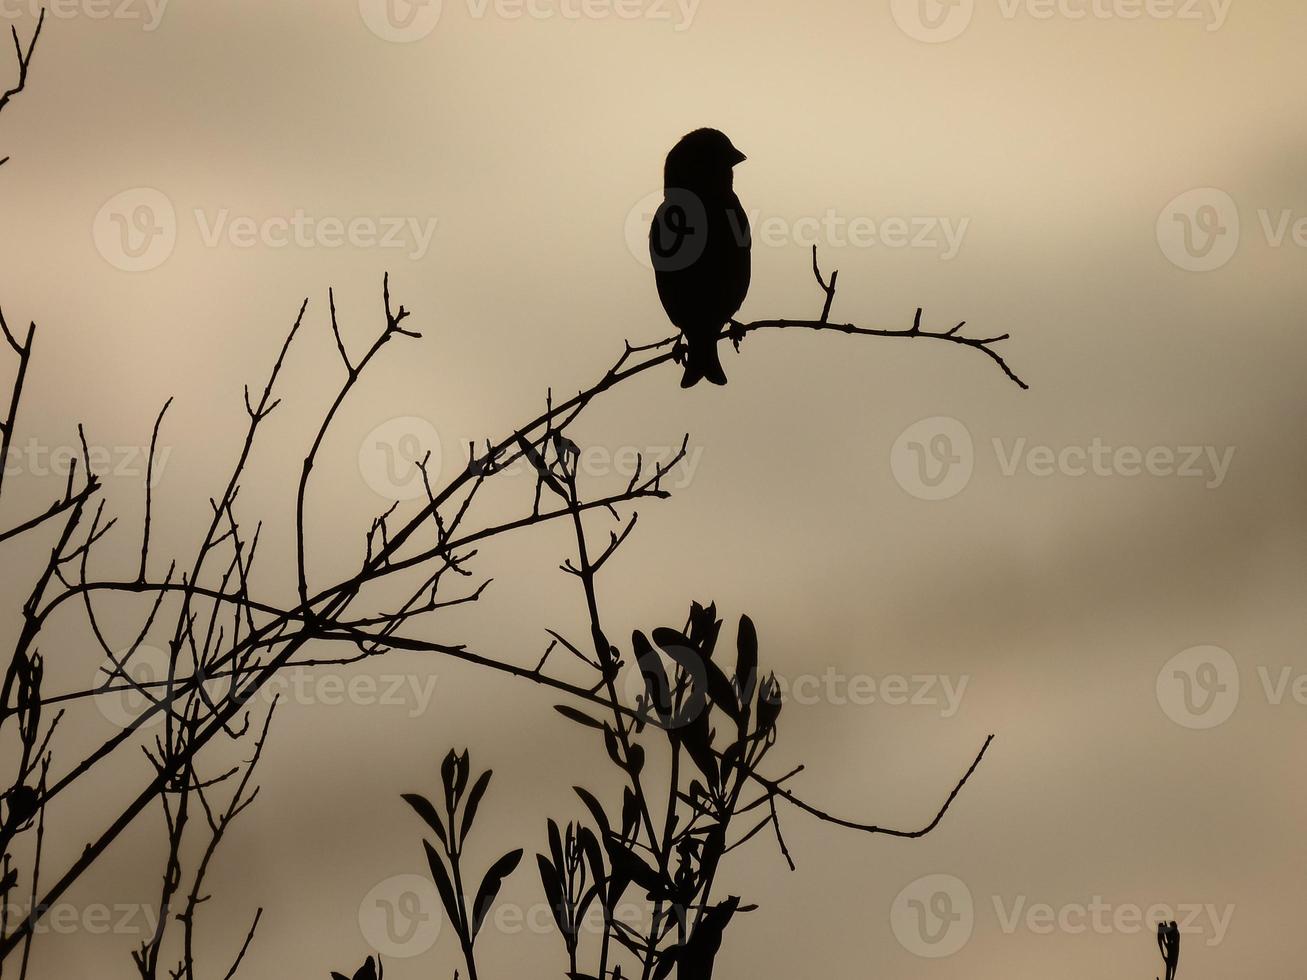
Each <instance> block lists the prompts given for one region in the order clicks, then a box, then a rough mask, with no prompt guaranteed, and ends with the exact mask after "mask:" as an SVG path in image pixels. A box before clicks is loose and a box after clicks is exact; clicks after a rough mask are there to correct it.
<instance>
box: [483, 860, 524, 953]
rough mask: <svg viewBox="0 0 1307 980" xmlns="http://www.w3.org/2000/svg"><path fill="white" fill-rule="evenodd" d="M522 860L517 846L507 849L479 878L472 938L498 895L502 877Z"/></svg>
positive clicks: (509, 873) (507, 874)
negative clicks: (484, 874) (511, 849)
mask: <svg viewBox="0 0 1307 980" xmlns="http://www.w3.org/2000/svg"><path fill="white" fill-rule="evenodd" d="M521 860H522V849H521V848H520V847H519V848H518V849H517V850H515V851H509V852H508V853H507V854H505V855H504V856H503V857H501V858H500V859H499V860H498V861H496V862H495V863H494V864H492V865H491V866H490V870H489V871H487V872H486V876H485V877H484V878H482V879H481V887H480V888H478V889H477V897H476V901H475V902H474V903H473V905H472V908H473V912H472V938H473V939H476V935H477V932H478V930H480V928H481V923H482V922H484V921H485V919H486V916H487V915H488V914H489V912H490V909H491V907H492V906H493V905H494V904H495V898H496V897H497V896H498V895H499V889H500V888H501V887H503V884H504V879H505V878H507V877H508V876H509V875H511V874H512V873H513V869H514V868H516V867H517V863H518V862H519V861H521Z"/></svg>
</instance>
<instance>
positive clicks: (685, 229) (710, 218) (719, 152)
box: [649, 129, 752, 388]
mask: <svg viewBox="0 0 1307 980" xmlns="http://www.w3.org/2000/svg"><path fill="white" fill-rule="evenodd" d="M744 159H745V156H744V154H743V153H741V152H740V151H739V150H737V149H736V148H735V147H734V146H733V145H732V144H731V141H730V140H729V139H727V138H726V135H725V134H724V133H720V132H718V131H717V130H715V129H698V130H695V131H694V132H693V133H690V134H689V135H688V136H686V137H685V138H684V139H682V140H681V141H680V142H679V143H677V144H676V146H675V147H673V148H672V152H671V153H669V154H667V165H666V168H665V169H664V172H663V185H664V193H663V203H662V204H661V205H660V206H659V208H658V211H657V213H656V214H655V215H654V219H653V227H652V228H650V230H649V254H650V257H651V258H652V259H653V267H654V275H655V278H656V279H657V282H658V297H659V299H661V300H662V302H663V309H665V310H666V311H667V316H668V317H669V318H670V319H671V321H672V323H674V324H675V325H676V327H677V328H678V329H679V330H680V331H681V334H682V335H683V336H684V338H685V348H684V351H683V353H684V356H685V375H684V377H682V378H681V387H682V388H689V387H691V386H692V385H695V384H698V382H699V381H700V379H702V378H707V379H708V380H709V381H711V382H712V383H713V384H715V385H724V384H726V374H725V372H724V371H723V370H722V362H721V360H720V359H719V358H718V356H717V339H718V337H719V335H720V334H721V330H722V327H723V326H725V325H726V323H727V322H728V321H729V320H730V319H731V317H733V316H734V315H735V311H736V310H738V309H739V308H740V304H742V303H743V302H744V297H745V295H746V294H747V293H748V292H749V271H750V269H749V252H750V249H751V247H752V237H751V234H750V230H749V218H748V216H747V215H746V214H745V213H744V208H743V207H742V206H741V204H740V199H739V198H738V197H736V196H735V189H734V187H733V183H734V176H735V175H734V171H733V168H734V166H735V165H736V164H737V163H740V162H742V161H743V160H744Z"/></svg>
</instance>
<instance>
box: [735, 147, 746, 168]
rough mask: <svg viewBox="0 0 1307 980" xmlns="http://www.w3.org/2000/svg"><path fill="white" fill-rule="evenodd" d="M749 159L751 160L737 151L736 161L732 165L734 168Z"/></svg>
mask: <svg viewBox="0 0 1307 980" xmlns="http://www.w3.org/2000/svg"><path fill="white" fill-rule="evenodd" d="M747 159H749V158H748V157H746V156H745V155H744V154H743V153H741V152H740V151H739V150H736V151H735V159H734V160H732V161H731V165H732V166H734V165H735V164H737V163H743V162H744V161H745V160H747Z"/></svg>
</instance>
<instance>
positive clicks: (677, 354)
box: [672, 339, 690, 365]
mask: <svg viewBox="0 0 1307 980" xmlns="http://www.w3.org/2000/svg"><path fill="white" fill-rule="evenodd" d="M689 349H690V348H688V347H686V346H685V342H684V341H683V340H679V339H678V340H677V341H676V343H674V344H673V345H672V360H673V361H675V362H676V363H677V364H680V365H684V364H685V358H686V354H687V353H688V351H689Z"/></svg>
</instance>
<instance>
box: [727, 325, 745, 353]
mask: <svg viewBox="0 0 1307 980" xmlns="http://www.w3.org/2000/svg"><path fill="white" fill-rule="evenodd" d="M744 334H745V329H744V324H743V323H740V322H739V321H738V320H732V321H731V325H730V326H729V327H728V328H727V330H726V336H728V337H730V338H731V343H732V344H734V345H735V353H737V354H738V353H739V352H740V341H742V340H743V339H744Z"/></svg>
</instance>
